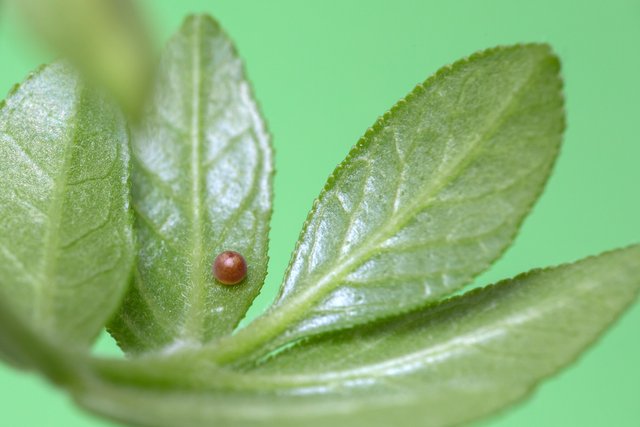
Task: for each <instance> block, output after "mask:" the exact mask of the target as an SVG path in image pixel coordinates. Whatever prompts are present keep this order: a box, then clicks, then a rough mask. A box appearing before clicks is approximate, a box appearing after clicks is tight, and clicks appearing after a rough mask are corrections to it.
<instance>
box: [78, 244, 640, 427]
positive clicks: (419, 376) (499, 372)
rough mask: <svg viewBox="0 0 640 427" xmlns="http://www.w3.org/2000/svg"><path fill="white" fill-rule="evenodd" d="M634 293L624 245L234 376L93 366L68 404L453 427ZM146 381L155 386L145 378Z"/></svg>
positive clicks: (152, 414)
mask: <svg viewBox="0 0 640 427" xmlns="http://www.w3.org/2000/svg"><path fill="white" fill-rule="evenodd" d="M639 290H640V246H638V245H636V246H632V247H629V248H627V249H620V250H616V251H613V252H609V253H606V254H603V255H600V256H598V257H592V258H587V259H585V260H582V261H580V262H577V263H575V264H568V265H563V266H560V267H555V268H551V269H545V270H535V271H533V272H530V273H526V274H523V275H521V276H518V277H516V278H514V279H512V280H506V281H504V282H501V283H499V284H497V285H494V286H489V287H486V288H484V289H478V290H475V291H471V292H469V293H467V294H465V295H463V296H461V297H456V298H453V299H450V300H448V301H445V302H444V303H442V304H439V305H436V306H434V307H431V308H427V309H422V310H421V311H419V312H415V313H411V314H408V315H404V316H401V317H398V318H396V319H394V320H389V321H382V322H379V323H375V324H371V325H367V326H361V327H357V328H355V329H353V330H350V331H344V332H338V333H331V334H326V335H324V336H321V337H317V338H312V339H310V340H309V341H307V342H305V343H303V344H301V345H298V346H294V347H292V348H290V349H288V350H285V351H284V352H281V353H279V354H278V355H276V356H275V357H273V358H271V359H269V360H267V361H266V362H265V363H263V364H262V365H261V366H259V367H257V368H254V369H251V370H248V371H247V372H244V373H235V372H233V371H228V370H220V369H219V368H215V367H212V365H211V363H210V360H209V358H202V359H201V360H200V361H199V363H198V361H197V360H192V361H191V363H188V364H180V365H177V364H173V365H171V364H165V365H162V363H167V361H166V360H165V361H160V365H156V366H153V363H154V362H151V361H146V362H144V363H141V365H142V367H141V369H133V370H131V371H130V372H129V373H128V374H127V373H126V372H124V371H126V367H125V366H124V365H123V364H122V363H121V362H120V363H119V364H120V368H121V372H114V370H113V366H112V370H111V371H109V370H108V369H104V366H103V367H102V369H98V371H97V374H98V377H97V378H99V379H98V380H96V382H95V383H94V384H92V385H91V386H90V387H89V388H88V389H82V393H79V394H77V395H76V398H77V399H78V401H79V402H80V403H81V404H82V405H84V406H86V407H88V408H89V409H91V410H94V411H96V412H98V413H101V414H103V415H107V416H110V417H113V418H115V419H118V420H122V421H126V422H130V423H134V424H138V425H143V426H153V427H178V426H183V425H189V426H192V427H200V426H202V427H204V426H212V425H234V426H279V427H282V426H298V425H301V424H304V425H305V426H318V427H321V426H326V425H331V426H336V427H337V426H345V427H355V426H363V427H365V426H368V427H370V426H381V427H386V426H389V425H394V426H398V427H403V426H415V425H420V426H425V427H445V426H453V425H459V424H460V423H463V422H467V421H470V420H474V419H478V418H480V417H483V416H486V415H488V414H490V413H493V412H495V411H496V410H498V409H501V408H503V407H505V406H507V405H509V404H512V403H514V402H516V401H518V400H520V399H522V398H523V397H525V396H527V395H528V394H530V393H531V391H532V390H533V388H534V387H535V386H536V385H537V384H538V383H539V382H540V381H541V380H543V379H545V378H546V377H548V376H549V375H552V374H554V373H556V372H557V371H558V370H559V369H561V368H562V367H564V366H566V365H568V364H569V363H571V362H573V361H574V360H575V358H576V357H577V356H578V355H579V354H580V353H581V352H582V351H583V350H584V349H585V348H586V347H587V346H589V345H590V344H592V343H593V341H594V340H595V339H596V338H597V337H598V336H600V334H601V333H602V332H603V331H604V330H605V329H606V328H607V326H609V325H610V324H611V323H612V322H613V321H614V320H615V319H616V318H617V317H618V316H619V315H620V313H621V312H622V311H624V309H625V308H626V307H628V306H629V304H630V303H631V302H632V301H633V300H634V299H635V298H636V297H637V295H638V292H639ZM141 362H142V361H141ZM183 362H184V361H183ZM156 363H157V362H156ZM122 368H124V369H122ZM145 369H148V372H150V373H152V374H151V376H153V375H155V376H156V378H152V377H147V378H146V380H145V379H144V378H143V376H144V375H145V373H144V370H145ZM174 369H175V370H174ZM136 376H137V377H136ZM162 377H164V382H162V381H163V380H162V379H160V378H162ZM168 377H172V378H171V380H168V379H167V378H168ZM172 381H173V385H171V383H172ZM558 424H561V422H559V423H558Z"/></svg>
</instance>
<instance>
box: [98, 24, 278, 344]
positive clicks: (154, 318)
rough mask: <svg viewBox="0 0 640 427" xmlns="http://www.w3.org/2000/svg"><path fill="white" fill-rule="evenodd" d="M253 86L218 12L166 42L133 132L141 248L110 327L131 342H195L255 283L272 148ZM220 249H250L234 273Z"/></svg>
mask: <svg viewBox="0 0 640 427" xmlns="http://www.w3.org/2000/svg"><path fill="white" fill-rule="evenodd" d="M250 92H251V91H250V88H249V85H248V83H247V81H246V80H245V77H244V72H243V69H242V64H241V62H240V60H239V59H238V57H237V55H236V53H235V50H234V47H233V46H232V44H231V42H230V41H229V39H228V38H227V37H226V35H225V34H224V33H223V31H222V30H221V29H220V27H219V26H218V24H217V23H216V22H214V21H213V20H212V19H211V18H209V17H206V16H192V17H189V18H188V19H187V20H186V21H185V23H184V24H183V26H182V28H181V29H180V31H179V32H178V33H177V34H176V35H175V36H174V37H173V38H172V40H171V41H170V42H169V44H168V46H167V47H166V49H165V51H164V54H163V57H162V61H161V64H160V69H159V72H158V82H157V84H156V89H155V93H154V99H153V102H152V103H151V105H150V106H149V108H148V111H147V112H146V113H145V115H144V116H143V118H142V121H141V123H140V126H139V127H138V129H137V130H136V131H135V132H134V135H133V142H132V147H133V172H132V175H133V189H132V192H133V204H134V209H135V214H136V232H137V235H138V242H139V246H140V251H139V255H138V264H137V269H136V275H135V280H134V283H133V287H132V289H131V291H130V293H129V294H128V296H127V297H126V299H125V304H124V307H123V308H122V310H121V311H120V313H119V315H118V316H117V318H116V319H115V321H114V322H113V323H112V324H111V327H110V329H111V332H112V334H113V335H114V336H115V337H116V339H117V341H118V342H119V344H120V345H121V346H122V347H123V349H125V350H126V351H129V352H145V351H153V350H160V349H165V350H168V351H173V350H177V349H180V348H184V347H198V346H199V345H200V344H202V343H206V342H209V341H211V340H212V339H214V338H216V337H218V336H220V335H224V334H228V333H230V332H231V331H232V330H233V328H234V327H235V326H236V325H237V324H238V322H239V321H240V320H241V319H242V317H243V316H244V315H245V312H246V310H247V309H248V307H249V306H250V305H251V302H252V301H253V299H254V298H255V296H256V295H257V294H258V292H259V290H260V287H261V286H262V283H263V281H264V277H265V274H266V267H267V244H268V238H267V234H268V229H269V219H270V215H271V175H272V164H271V162H272V160H271V148H270V146H269V137H268V135H267V133H266V131H265V129H264V125H263V123H262V120H261V118H260V116H259V113H258V110H257V107H256V105H255V103H254V101H253V100H252V97H251V93H250ZM225 250H233V251H237V252H240V253H241V254H242V255H243V256H244V257H245V259H246V261H247V264H248V275H247V278H246V279H245V280H244V281H242V282H241V283H240V284H237V285H234V286H225V285H222V284H220V283H218V282H216V281H215V280H214V278H213V276H212V271H211V269H212V263H213V261H214V259H215V258H216V255H217V254H219V253H220V252H222V251H225Z"/></svg>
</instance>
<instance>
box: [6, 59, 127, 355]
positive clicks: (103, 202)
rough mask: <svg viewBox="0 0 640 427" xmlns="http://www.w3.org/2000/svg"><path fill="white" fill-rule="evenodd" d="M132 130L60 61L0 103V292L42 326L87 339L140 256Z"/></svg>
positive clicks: (72, 340) (74, 340)
mask: <svg viewBox="0 0 640 427" xmlns="http://www.w3.org/2000/svg"><path fill="white" fill-rule="evenodd" d="M128 162H129V154H128V136H127V131H126V127H125V122H124V120H123V118H122V117H121V114H120V113H118V111H117V110H116V109H114V108H113V107H112V106H111V105H110V104H108V103H106V102H105V101H104V100H103V99H102V98H101V97H99V96H98V95H97V94H95V93H94V92H92V91H91V90H90V89H89V88H88V87H87V86H85V85H84V84H82V83H81V82H80V81H79V80H78V77H77V75H76V74H75V73H74V72H73V71H72V70H71V69H70V68H69V67H68V66H66V65H64V64H62V63H57V64H54V65H51V66H48V67H45V68H43V69H41V70H40V71H38V72H36V73H35V74H33V75H32V76H31V77H30V78H29V79H28V80H27V81H25V82H24V83H23V84H22V85H21V86H20V87H18V88H17V89H14V91H13V92H12V93H11V94H10V95H9V97H8V98H7V100H6V103H5V104H4V105H2V107H1V109H0V169H1V170H2V174H3V176H2V185H0V277H2V278H3V281H2V286H1V287H0V295H1V296H2V298H3V299H5V300H6V301H7V302H8V304H10V305H11V306H12V307H13V309H14V311H15V312H16V313H17V314H18V315H21V316H23V317H24V318H25V319H26V320H27V321H28V322H29V324H30V325H31V327H33V328H35V329H36V330H37V331H39V332H42V333H43V334H46V335H47V336H50V337H53V338H57V339H61V340H64V341H65V343H68V344H78V345H81V344H89V343H90V342H91V340H92V339H93V338H94V337H95V336H96V335H97V334H98V332H99V331H100V330H101V329H102V328H103V327H104V324H105V323H106V321H107V320H108V318H109V317H110V316H111V315H112V313H113V311H114V310H115V309H116V307H117V305H118V303H119V302H120V300H121V297H122V294H123V292H124V290H125V287H126V285H127V281H128V278H129V276H130V266H131V262H132V257H133V249H132V247H133V244H132V234H131V215H130V213H129V190H128Z"/></svg>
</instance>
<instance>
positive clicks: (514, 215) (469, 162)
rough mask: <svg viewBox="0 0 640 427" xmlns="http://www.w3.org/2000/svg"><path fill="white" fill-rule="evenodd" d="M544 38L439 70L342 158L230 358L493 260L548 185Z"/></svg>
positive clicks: (402, 308)
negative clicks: (274, 292) (270, 296)
mask: <svg viewBox="0 0 640 427" xmlns="http://www.w3.org/2000/svg"><path fill="white" fill-rule="evenodd" d="M558 73H559V62H558V59H557V58H556V57H555V56H554V55H553V54H552V53H551V50H550V48H549V46H547V45H537V44H531V45H518V46H511V47H499V48H495V49H491V50H487V51H484V52H480V53H477V54H475V55H473V56H471V57H470V58H468V59H464V60H462V61H459V62H457V63H455V64H453V65H452V66H449V67H445V68H443V69H442V70H440V71H439V72H438V73H437V74H436V75H435V76H434V77H431V78H430V79H428V80H427V81H426V82H425V83H424V84H421V85H418V86H417V87H416V88H415V89H414V90H413V92H412V93H410V94H409V95H408V96H407V97H406V98H405V99H403V100H401V101H400V102H399V103H398V104H397V105H396V106H394V107H393V108H392V109H391V111H389V112H388V113H386V114H385V115H384V116H383V117H382V118H381V119H379V120H378V122H376V124H375V125H374V126H373V127H372V128H371V129H370V130H369V131H368V132H367V133H366V134H365V136H364V137H363V138H362V139H361V140H360V141H359V142H358V144H357V145H356V146H355V148H354V149H353V150H352V151H351V152H350V153H349V155H348V157H347V158H346V160H345V161H344V162H343V163H342V164H341V165H339V166H338V168H337V169H336V170H335V172H334V173H333V175H332V176H331V177H330V178H329V181H328V182H327V184H326V185H325V187H324V190H323V191H322V193H321V194H320V196H319V198H318V200H317V201H316V202H315V204H314V206H313V209H312V211H311V213H310V214H309V218H308V219H307V222H306V223H305V225H304V228H303V231H302V234H301V236H300V239H299V241H298V245H297V248H296V250H295V252H294V255H293V258H292V260H291V263H290V265H289V269H288V272H287V274H286V277H285V280H284V284H283V287H282V289H281V292H280V295H279V297H278V298H277V300H276V302H275V304H274V306H273V308H272V309H271V310H270V311H269V312H268V313H267V314H266V315H265V316H264V317H262V318H260V319H259V320H258V321H256V322H255V323H254V324H253V325H250V326H249V327H248V328H246V329H245V330H244V331H240V333H239V334H238V335H237V336H236V337H235V338H233V342H225V343H223V344H222V345H221V346H223V347H226V348H228V352H229V355H228V356H225V357H224V359H225V360H230V359H233V358H234V357H237V356H238V355H241V354H246V353H249V352H251V351H254V350H255V348H256V347H257V346H258V345H260V344H263V343H265V342H268V341H269V340H273V339H274V338H275V337H279V338H278V340H277V341H276V343H278V344H280V343H284V342H287V341H292V340H295V339H298V338H300V337H304V336H308V335H311V334H315V333H319V332H322V331H327V330H335V329H339V328H345V327H350V326H352V325H354V324H361V323H364V322H368V321H371V320H373V319H378V318H382V317H386V316H390V315H393V314H397V313H401V312H406V311H408V310H411V309H414V308H416V307H419V306H424V305H425V304H426V303H428V302H433V301H437V300H439V299H440V298H441V297H442V296H444V295H447V294H451V293H452V292H453V291H455V290H457V289H459V288H460V287H461V286H463V285H465V284H468V283H469V282H470V281H471V280H472V278H473V277H474V276H476V275H477V274H479V273H480V272H482V271H483V270H485V269H486V268H487V267H488V266H489V265H490V264H491V263H492V262H493V261H495V260H496V259H497V258H498V257H499V256H500V255H501V254H502V253H503V251H504V250H505V249H506V248H507V247H508V246H509V244H510V243H511V241H512V240H513V238H514V236H515V234H516V232H517V230H518V227H519V225H520V223H521V222H522V220H523V219H524V217H525V216H526V214H527V213H528V212H529V210H530V208H531V206H532V204H533V203H534V202H535V200H536V199H537V197H538V195H539V194H540V193H541V191H542V188H543V186H544V183H545V182H546V180H547V177H548V176H549V172H550V170H551V167H552V165H553V163H554V160H555V158H556V154H557V152H558V147H559V145H560V142H561V136H562V131H563V128H564V113H563V100H562V96H561V86H562V84H561V81H560V78H559V75H558Z"/></svg>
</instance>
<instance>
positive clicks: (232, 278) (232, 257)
mask: <svg viewBox="0 0 640 427" xmlns="http://www.w3.org/2000/svg"><path fill="white" fill-rule="evenodd" d="M246 276H247V261H245V259H244V257H243V256H242V255H240V254H239V253H238V252H236V251H224V252H222V253H220V255H218V256H217V257H216V260H215V261H214V262H213V277H215V279H216V280H217V281H218V282H220V283H222V284H223V285H236V284H238V283H240V282H242V280H243V279H244V278H245V277H246Z"/></svg>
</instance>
